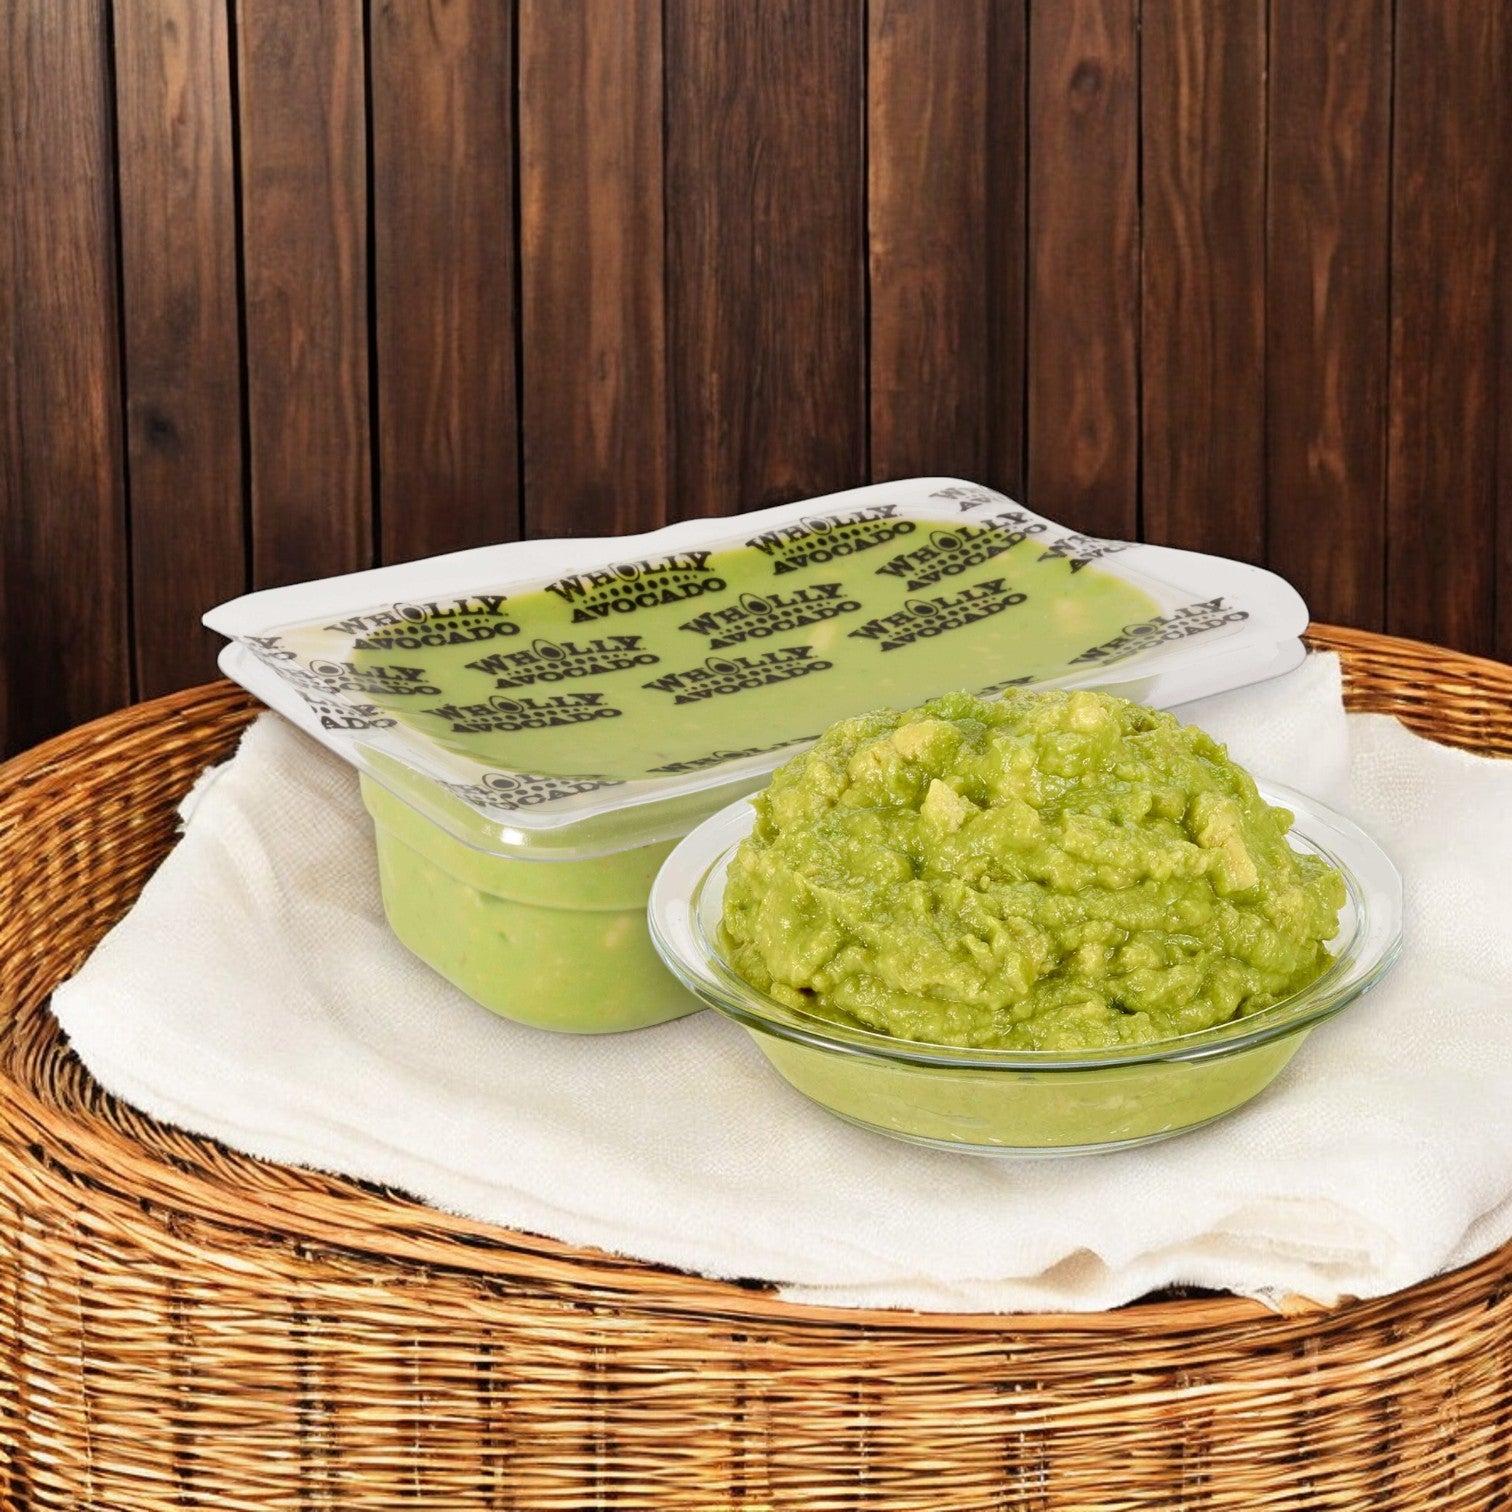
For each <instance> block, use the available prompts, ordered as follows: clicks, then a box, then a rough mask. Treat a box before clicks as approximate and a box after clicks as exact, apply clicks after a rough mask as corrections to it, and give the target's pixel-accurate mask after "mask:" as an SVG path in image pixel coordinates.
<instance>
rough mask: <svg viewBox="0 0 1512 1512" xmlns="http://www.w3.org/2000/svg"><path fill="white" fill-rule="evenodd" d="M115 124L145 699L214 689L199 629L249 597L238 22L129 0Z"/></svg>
mask: <svg viewBox="0 0 1512 1512" xmlns="http://www.w3.org/2000/svg"><path fill="white" fill-rule="evenodd" d="M114 25H115V49H116V70H115V77H116V123H117V150H118V159H119V174H120V191H121V287H122V304H123V328H124V332H125V344H126V368H127V372H128V374H129V384H128V387H127V393H126V445H127V460H128V465H129V468H130V477H131V524H132V529H131V574H132V581H133V586H134V603H135V610H136V614H135V622H136V643H135V647H134V650H135V656H136V668H137V686H138V691H139V693H140V695H141V696H142V697H144V698H155V697H157V696H158V695H159V694H160V693H167V692H171V691H172V690H173V689H175V688H182V687H186V686H190V685H192V684H194V683H197V682H206V681H208V680H209V679H210V678H212V677H214V676H215V655H216V652H217V650H218V649H219V647H220V645H221V644H222V642H221V638H220V637H219V636H217V635H212V634H211V633H210V631H208V630H206V629H205V628H204V627H203V626H202V625H201V624H200V622H199V620H200V615H202V614H203V613H204V612H205V610H206V609H208V608H209V607H210V606H211V605H212V604H218V603H220V602H222V601H223V600H225V599H228V598H232V597H234V596H235V595H236V594H238V593H240V592H242V590H243V589H244V588H245V587H246V572H247V563H246V551H245V529H244V524H245V521H244V503H245V501H244V499H243V494H242V434H241V423H242V409H241V374H240V361H241V353H240V341H239V334H238V329H237V308H236V301H237V290H236V204H235V197H236V196H235V168H234V164H233V160H232V159H233V153H232V144H231V114H232V106H231V60H230V56H229V40H228V38H229V23H228V17H227V14H226V10H225V8H224V6H221V5H204V4H199V3H196V0H118V3H117V4H116V6H115V15H114Z"/></svg>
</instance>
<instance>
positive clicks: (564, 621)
mask: <svg viewBox="0 0 1512 1512" xmlns="http://www.w3.org/2000/svg"><path fill="white" fill-rule="evenodd" d="M1306 622H1307V612H1306V608H1305V606H1304V605H1303V603H1302V600H1301V599H1300V598H1299V597H1298V595H1297V594H1296V593H1295V592H1294V591H1293V590H1292V589H1291V588H1290V587H1289V586H1288V585H1287V584H1286V583H1284V582H1283V581H1282V580H1281V579H1280V578H1277V577H1276V576H1274V575H1273V574H1271V573H1267V572H1263V571H1261V570H1260V569H1258V568H1254V567H1249V566H1246V565H1244V564H1242V563H1237V562H1231V561H1226V560H1223V559H1221V558H1215V557H1207V556H1201V555H1198V554H1196V553H1191V552H1178V551H1171V550H1168V549H1165V548H1161V547H1154V546H1145V545H1135V544H1131V543H1123V542H1112V541H1101V540H1095V539H1092V538H1090V537H1086V536H1081V535H1076V534H1074V533H1072V532H1069V531H1067V530H1064V529H1062V528H1061V527H1060V526H1057V525H1055V524H1053V523H1052V522H1051V521H1048V520H1045V519H1042V518H1041V517H1040V516H1038V515H1035V514H1032V513H1030V512H1029V511H1027V510H1024V509H1022V508H1020V507H1019V506H1018V505H1016V504H1014V503H1013V502H1012V501H1011V500H1009V499H1007V498H1005V497H1004V496H1003V495H1001V494H998V493H995V492H993V491H992V490H989V489H984V488H980V487H978V486H976V485H974V484H971V483H966V482H961V481H959V480H954V479H913V480H909V481H906V482H901V483H888V484H875V485H872V486H870V487H867V488H859V489H853V490H851V491H849V492H847V493H841V494H832V495H830V496H828V497H826V498H822V499H816V500H808V501H804V502H801V503H796V504H789V505H782V506H780V507H778V508H775V509H767V510H762V511H759V512H756V513H752V514H748V515H741V516H737V517H734V518H726V519H715V520H690V521H685V522H682V523H680V524H677V525H672V526H668V527H666V528H665V529H663V530H659V531H655V532H652V533H650V534H647V535H641V536H632V537H621V538H617V539H602V540H591V541H569V540H553V541H527V542H511V543H506V544H504V545H500V546H492V547H484V548H480V549H478V550H475V551H467V552H459V553H456V554H454V555H451V556H445V557H436V558H432V559H430V560H428V561H423V562H414V563H408V564H403V565H399V566H394V567H385V568H379V569H376V570H374V571H371V572H362V573H354V574H351V575H349V576H346V577H339V578H328V579H325V580H323V581H320V582H315V583H305V584H299V585H297V586H294V587H289V588H277V589H271V590H268V591H266V592H263V593H256V594H251V595H248V596H246V597H244V598H240V599H236V600H234V601H232V602H231V603H228V604H224V605H222V606H220V607H219V608H217V609H215V610H213V611H212V612H211V613H210V614H208V615H206V616H205V623H206V624H208V625H209V626H211V628H213V629H215V630H217V631H219V632H221V633H222V634H224V635H226V636H228V637H231V638H232V641H233V644H232V645H231V646H228V647H227V648H226V651H225V652H224V653H223V655H222V659H221V665H222V667H223V669H224V670H225V671H226V673H227V675H229V676H231V677H233V678H235V679H236V680H237V681H238V682H240V683H242V685H243V686H245V687H247V688H248V689H249V690H250V691H252V692H253V693H255V694H257V695H258V696H259V697H261V698H263V699H264V700H265V701H266V702H268V703H269V704H271V705H272V706H273V707H275V708H277V709H279V710H280V711H281V712H283V713H284V714H286V715H287V716H288V717H289V718H291V719H292V720H293V721H294V722H295V723H296V724H298V725H299V726H300V727H301V728H303V729H305V730H307V731H309V732H310V733H311V734H313V735H315V736H316V737H317V738H319V739H321V740H322V741H324V742H325V743H326V744H327V745H328V746H330V747H331V748H332V749H333V750H335V751H337V752H338V753H339V754H341V755H342V756H343V757H345V758H346V759H347V760H349V761H351V762H352V763H353V764H354V765H356V766H357V767H358V768H359V769H360V770H362V771H363V772H365V773H366V774H367V775H368V776H369V777H371V778H372V779H374V780H375V781H377V782H379V783H381V784H382V785H383V786H384V787H386V788H387V789H389V791H391V792H393V793H394V794H395V795H396V796H398V797H400V798H402V799H403V800H404V801H405V802H407V803H409V804H411V805H412V806H413V807H414V808H416V809H417V810H419V811H420V812H421V813H423V814H425V815H426V816H427V817H428V818H429V819H431V820H432V821H433V822H435V823H437V824H439V825H440V826H441V827H442V828H443V829H445V830H446V831H447V832H449V833H450V834H452V835H453V836H454V837H456V838H457V839H458V840H461V841H462V842H463V843H465V844H468V845H471V846H474V847H476V848H479V849H481V850H485V851H491V852H495V853H498V854H501V855H514V856H539V857H541V858H543V859H545V858H548V857H558V858H564V859H565V858H567V857H572V856H585V855H593V854H599V853H605V852H608V851H613V850H618V849H623V848H626V847H629V846H634V845H642V844H649V843H651V842H653V841H657V840H665V839H669V838H672V837H674V836H677V835H680V834H683V833H685V832H686V831H687V829H689V828H690V827H691V826H692V825H693V824H694V823H696V822H697V821H698V820H700V819H701V818H703V817H704V816H705V815H707V814H709V813H712V812H713V811H714V810H715V809H717V808H719V807H721V806H722V805H723V804H725V803H727V802H729V801H730V800H731V799H732V798H735V797H738V796H740V795H741V794H742V793H746V792H751V791H754V790H755V789H756V788H757V787H759V786H760V785H761V784H762V783H763V782H764V781H765V779H766V777H767V775H768V774H769V773H770V772H771V771H772V770H773V769H774V768H775V767H776V766H778V765H780V763H781V762H782V761H784V760H785V759H786V758H787V757H788V756H789V755H791V754H792V753H793V752H794V751H795V750H797V749H800V748H801V747H802V746H803V745H805V744H807V743H809V742H810V741H812V740H813V739H814V738H816V737H817V736H818V735H819V733H820V732H821V731H822V730H823V729H824V728H825V727H826V726H827V725H829V724H831V723H832V722H833V721H834V720H836V719H840V718H843V717H845V716H846V715H849V714H856V713H860V712H862V711H864V710H867V709H871V708H876V707H879V706H883V705H892V706H894V707H906V706H909V705H912V704H916V703H919V702H922V701H923V700H924V699H926V698H930V697H933V696H935V695H937V694H939V693H943V692H946V691H949V690H951V689H956V688H964V689H968V690H970V691H972V692H976V693H979V694H984V695H988V696H990V695H992V694H994V693H999V692H1001V691H1003V690H1004V689H1005V688H1007V687H1011V686H1022V685H1044V686H1057V687H1069V686H1097V687H1104V688H1108V689H1110V690H1112V691H1115V692H1121V693H1124V694H1125V695H1126V696H1128V697H1133V698H1138V699H1141V700H1142V701H1144V702H1149V703H1156V704H1171V703H1176V702H1181V701H1184V700H1186V699H1189V698H1194V697H1198V696H1202V695H1204V694H1207V693H1212V692H1218V691H1222V690H1223V689H1225V688H1231V687H1237V686H1240V685H1241V684H1243V683H1246V682H1251V681H1254V680H1257V679H1258V678H1260V677H1264V676H1270V675H1274V674H1275V673H1277V672H1280V671H1284V670H1286V669H1287V668H1288V667H1289V666H1291V665H1294V664H1295V662H1296V661H1297V660H1298V659H1299V658H1300V655H1301V648H1300V644H1299V643H1298V642H1297V640H1296V637H1297V636H1298V635H1299V634H1300V633H1301V631H1302V630H1303V628H1304V627H1305V625H1306Z"/></svg>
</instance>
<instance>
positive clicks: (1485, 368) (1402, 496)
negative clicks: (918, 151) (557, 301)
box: [1386, 0, 1508, 652]
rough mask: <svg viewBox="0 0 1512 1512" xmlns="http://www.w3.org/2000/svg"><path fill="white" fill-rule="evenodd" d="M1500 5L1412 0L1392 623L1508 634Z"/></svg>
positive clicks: (1454, 634)
mask: <svg viewBox="0 0 1512 1512" xmlns="http://www.w3.org/2000/svg"><path fill="white" fill-rule="evenodd" d="M1499 30H1500V28H1499V27H1498V24H1497V7H1496V6H1495V4H1494V3H1492V0H1473V3H1471V0H1467V3H1465V4H1463V5H1455V6H1401V7H1398V13H1397V34H1396V47H1395V57H1396V65H1395V73H1396V85H1395V101H1396V107H1395V108H1396V124H1395V130H1394V133H1393V150H1394V159H1395V161H1394V186H1395V187H1394V194H1393V203H1392V217H1391V309H1392V320H1391V385H1390V396H1391V397H1390V403H1391V420H1390V433H1389V453H1388V461H1387V467H1388V473H1387V529H1388V532H1389V544H1388V548H1387V563H1388V571H1389V577H1388V580H1387V585H1386V623H1387V628H1388V629H1390V630H1392V631H1394V632H1396V633H1397V634H1400V635H1411V636H1420V637H1423V638H1426V639H1430V640H1432V639H1441V640H1443V641H1445V642H1446V643H1447V644H1449V645H1451V646H1457V647H1459V648H1461V649H1463V650H1466V651H1474V652H1489V651H1490V650H1491V649H1492V648H1493V645H1494V643H1495V604H1494V598H1493V595H1494V571H1493V561H1494V548H1493V547H1492V546H1491V542H1490V539H1489V537H1490V535H1491V532H1492V530H1493V529H1494V526H1493V525H1492V523H1491V522H1493V521H1494V520H1495V519H1496V513H1497V500H1496V465H1497V463H1496V446H1497V426H1498V415H1497V387H1498V370H1499V367H1500V361H1501V343H1500V331H1499V324H1498V323H1499V320H1500V313H1501V312H1500V308H1499V303H1498V299H1497V294H1498V289H1497V282H1496V274H1497V251H1498V248H1497V222H1498V219H1499V218H1500V213H1501V210H1500V198H1499V197H1500V195H1501V194H1502V193H1504V188H1503V186H1501V185H1499V184H1498V181H1497V174H1496V167H1497V158H1498V155H1499V153H1498V151H1497V149H1496V147H1495V146H1494V145H1493V144H1496V143H1499V142H1500V141H1501V140H1502V139H1503V138H1504V136H1505V134H1506V132H1507V130H1508V120H1507V105H1506V99H1507V96H1506V93H1505V91H1504V88H1503V84H1502V81H1501V79H1500V77H1499V62H1500V58H1499V54H1498V52H1497V47H1496V43H1497V39H1498V32H1499Z"/></svg>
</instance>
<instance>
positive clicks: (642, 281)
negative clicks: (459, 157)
mask: <svg viewBox="0 0 1512 1512" xmlns="http://www.w3.org/2000/svg"><path fill="white" fill-rule="evenodd" d="M662 212H663V191H662V56H661V3H660V0H522V3H521V6H520V222H521V224H520V238H521V252H520V256H521V288H522V296H521V297H522V304H523V306H524V309H523V317H524V322H525V325H524V333H525V341H524V362H523V366H524V373H523V385H524V422H525V438H526V447H525V498H526V528H527V531H528V533H529V534H531V535H602V534H612V533H618V532H624V531H634V530H649V529H652V528H654V527H655V526H657V525H659V524H662V523H663V522H664V520H665V519H666V517H667V506H668V497H667V495H668V484H667V450H668V448H667V368H666V306H665V302H664V289H665V279H666V266H665V256H664V247H663V235H662Z"/></svg>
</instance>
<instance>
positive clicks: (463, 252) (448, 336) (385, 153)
mask: <svg viewBox="0 0 1512 1512" xmlns="http://www.w3.org/2000/svg"><path fill="white" fill-rule="evenodd" d="M371 42H372V54H373V55H372V67H371V74H372V101H371V108H372V130H373V146H372V151H373V242H374V245H373V276H374V284H375V300H374V304H375V315H376V319H375V323H374V338H375V340H376V342H377V391H376V403H375V423H376V425H377V435H378V483H379V486H380V489H381V505H382V508H381V510H380V522H381V532H380V539H379V542H378V545H379V554H380V556H381V558H382V560H384V561H386V562H392V561H405V560H408V559H410V558H414V557H424V556H433V555H436V554H437V553H440V552H445V551H460V550H462V549H464V548H465V547H469V546H481V545H484V544H486V543H488V542H491V541H502V540H512V539H514V538H515V537H516V536H517V535H518V534H519V529H520V498H519V492H520V489H519V428H518V422H517V416H516V401H515V384H516V374H515V319H516V311H515V308H514V303H515V295H514V278H515V226H514V142H513V133H514V128H513V121H512V114H513V112H512V108H511V95H512V79H513V70H514V60H513V57H512V51H513V40H512V38H511V36H510V18H509V12H508V9H507V8H506V7H504V6H501V5H499V4H497V3H495V0H376V3H374V4H373V10H372V18H371Z"/></svg>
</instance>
